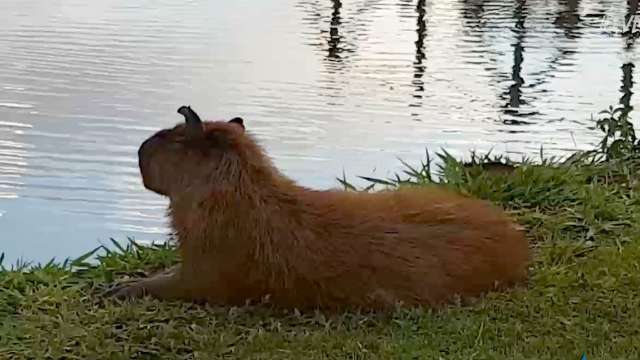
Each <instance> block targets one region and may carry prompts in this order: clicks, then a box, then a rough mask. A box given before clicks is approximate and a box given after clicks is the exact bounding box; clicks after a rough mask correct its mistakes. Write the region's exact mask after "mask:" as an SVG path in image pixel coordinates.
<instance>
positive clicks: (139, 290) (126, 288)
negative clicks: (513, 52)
mask: <svg viewBox="0 0 640 360" xmlns="http://www.w3.org/2000/svg"><path fill="white" fill-rule="evenodd" d="M146 294H147V291H146V289H145V287H144V286H143V284H142V282H131V283H126V284H119V285H115V286H113V287H112V288H111V289H109V290H107V291H106V292H105V293H104V297H111V298H115V299H120V300H125V299H135V298H141V297H144V296H145V295H146Z"/></svg>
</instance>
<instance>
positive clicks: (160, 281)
mask: <svg viewBox="0 0 640 360" xmlns="http://www.w3.org/2000/svg"><path fill="white" fill-rule="evenodd" d="M180 277H181V271H180V267H179V265H178V266H175V267H173V268H171V269H169V270H168V271H165V272H163V273H159V274H156V275H154V276H152V277H149V278H145V279H138V280H133V281H130V282H126V283H123V284H120V285H118V286H116V287H115V288H113V289H111V290H109V291H108V292H107V293H106V296H111V297H115V298H118V299H131V298H141V297H144V296H147V295H149V296H151V297H154V298H157V299H164V300H177V299H186V298H188V297H189V289H188V288H187V287H186V286H185V283H184V282H183V281H181V279H180Z"/></svg>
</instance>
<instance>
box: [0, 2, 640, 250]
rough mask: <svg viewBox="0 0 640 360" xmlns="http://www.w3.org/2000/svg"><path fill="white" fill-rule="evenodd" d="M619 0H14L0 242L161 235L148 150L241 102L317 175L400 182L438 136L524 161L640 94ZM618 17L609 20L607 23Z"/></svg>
mask: <svg viewBox="0 0 640 360" xmlns="http://www.w3.org/2000/svg"><path fill="white" fill-rule="evenodd" d="M637 5H638V1H637V0H630V1H629V2H628V3H626V4H624V3H623V2H621V1H619V0H582V1H580V0H559V1H524V0H519V1H518V0H516V1H514V0H493V1H481V0H478V1H471V0H468V1H463V0H441V1H423V0H413V1H408V0H359V1H353V2H346V1H345V2H340V1H337V0H334V1H330V0H323V1H319V0H318V1H313V0H299V1H298V0H282V1H275V0H270V1H266V0H265V1H250V0H243V1H233V2H230V1H229V2H222V1H204V0H192V1H183V0H153V1H152V0H126V1H125V0H103V1H100V2H87V1H80V0H56V1H51V0H2V1H1V2H0V252H1V251H4V252H6V254H7V259H6V261H8V262H13V261H15V260H16V259H18V258H24V259H28V260H35V261H45V260H48V259H50V258H51V257H57V258H58V259H61V258H65V257H68V256H76V255H78V254H80V253H83V252H85V251H87V250H89V249H91V248H93V247H95V246H96V245H97V244H99V243H101V242H102V243H106V242H108V239H109V238H110V237H114V238H116V239H120V240H123V239H126V237H133V238H135V239H137V240H140V241H152V240H163V239H165V238H166V233H167V228H166V219H165V217H164V209H165V206H166V201H165V199H163V198H161V197H159V196H157V195H155V194H152V193H150V192H148V191H146V190H144V188H143V187H142V185H141V183H140V179H139V174H138V170H137V159H136V150H137V147H138V145H139V144H140V143H141V141H142V140H144V139H145V138H146V137H148V136H149V135H150V134H152V133H153V132H154V131H155V130H157V129H159V128H162V127H167V126H171V125H173V124H174V123H175V122H178V121H181V118H180V116H179V115H178V114H176V109H177V108H178V106H180V105H182V104H191V105H192V106H193V107H194V108H195V109H196V110H197V111H198V112H199V113H200V114H201V116H203V117H206V118H210V119H228V118H231V117H234V116H242V117H243V118H244V119H245V123H246V125H247V127H248V129H249V130H250V131H251V132H253V133H254V134H256V136H257V138H258V139H259V140H260V141H261V142H262V143H263V144H264V145H265V146H266V148H267V149H268V151H269V153H270V155H271V156H272V157H273V158H274V160H275V162H276V164H277V165H278V166H279V167H280V168H281V169H283V171H284V172H285V173H286V174H288V175H289V176H291V177H293V178H294V179H296V180H298V181H299V182H301V183H302V184H304V185H308V186H311V187H314V188H329V187H333V186H336V185H337V183H336V181H335V177H336V176H340V175H341V174H342V172H343V170H344V171H346V173H347V176H350V177H351V178H353V177H354V176H355V175H374V176H387V175H390V174H392V173H393V172H395V171H397V170H399V169H400V166H399V162H398V161H397V158H398V157H400V158H402V159H404V160H406V161H408V162H410V163H412V162H418V161H419V160H421V159H423V158H424V151H425V148H427V147H428V148H429V149H433V150H436V149H438V148H440V147H444V148H446V149H448V150H449V151H450V152H452V153H453V154H454V155H458V156H463V155H465V154H467V153H468V151H469V150H471V149H475V150H478V151H488V150H490V149H493V151H494V152H496V153H507V154H510V155H511V156H514V157H516V158H518V157H520V156H522V155H536V154H538V152H539V150H540V147H541V146H543V147H544V151H545V153H547V154H566V153H567V152H569V151H572V150H575V149H585V148H590V147H591V146H592V145H593V144H594V143H595V142H596V140H597V136H598V134H597V132H596V130H594V129H593V122H592V121H591V120H590V116H591V114H597V112H598V111H599V110H601V109H603V108H605V107H607V106H608V105H611V104H618V103H622V104H623V105H625V106H627V107H629V108H632V107H636V106H637V104H638V99H637V97H636V96H634V95H633V85H634V82H635V81H634V75H635V72H636V70H635V66H634V64H635V63H636V57H637V53H638V52H637V50H636V49H635V47H634V45H633V43H632V41H631V40H630V39H629V37H628V36H625V35H624V34H620V31H621V30H622V29H619V28H615V29H614V28H613V27H611V29H603V28H601V24H602V21H603V18H605V17H607V18H608V19H614V20H622V19H624V17H625V16H629V15H630V14H633V13H635V11H636V10H637ZM605 30H606V31H605Z"/></svg>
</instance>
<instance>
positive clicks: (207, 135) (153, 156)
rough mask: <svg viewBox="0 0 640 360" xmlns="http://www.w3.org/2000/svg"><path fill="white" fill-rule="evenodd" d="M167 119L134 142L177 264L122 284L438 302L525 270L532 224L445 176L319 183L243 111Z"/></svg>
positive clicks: (291, 302)
mask: <svg viewBox="0 0 640 360" xmlns="http://www.w3.org/2000/svg"><path fill="white" fill-rule="evenodd" d="M178 112H179V113H180V114H182V115H184V116H185V118H186V123H185V124H179V125H177V126H175V127H174V128H172V129H165V130H161V131H159V132H158V133H156V134H155V135H153V136H152V137H150V138H149V139H148V140H146V141H145V142H144V143H143V144H142V146H141V147H140V150H139V164H140V171H141V173H142V179H143V182H144V185H145V186H146V187H147V188H148V189H150V190H152V191H155V192H156V193H159V194H162V195H165V196H168V197H169V199H170V205H169V215H170V217H171V221H172V226H173V228H174V230H175V232H176V234H177V238H178V244H179V251H180V255H181V260H182V261H181V264H180V265H179V266H177V267H175V268H174V269H172V270H170V271H168V272H165V273H162V274H159V275H156V276H154V277H151V278H147V279H142V280H139V281H137V282H133V283H131V284H128V285H126V284H125V285H123V286H121V287H119V288H116V290H115V291H113V292H112V295H115V296H117V297H139V296H143V295H145V294H148V295H151V296H153V297H156V298H160V299H182V300H187V301H196V302H208V303H211V304H217V305H244V304H246V303H247V302H251V301H266V302H268V303H270V304H271V305H273V306H276V307H283V308H297V309H313V308H320V309H334V310H341V309H347V308H352V309H354V308H355V309H362V310H377V309H382V310H384V309H390V308H394V307H396V306H398V305H404V306H437V305H441V304H444V303H446V302H448V301H450V300H452V299H456V298H462V299H467V298H470V297H475V296H478V295H480V294H482V293H484V292H487V291H490V290H494V289H499V288H504V287H507V286H510V285H514V284H516V283H518V282H521V281H523V280H525V279H526V277H527V265H528V262H529V248H528V244H527V241H526V239H525V237H524V235H523V234H522V233H521V231H519V230H518V229H517V228H516V226H515V225H514V224H513V223H512V222H511V221H510V220H509V219H508V218H507V216H505V215H504V214H503V212H502V211H501V210H499V209H497V208H494V207H493V206H492V205H490V204H489V203H487V202H485V201H481V200H477V199H472V198H468V197H465V196H462V195H459V194H456V193H454V192H451V191H448V190H446V189H443V188H440V187H436V186H432V187H407V188H401V189H399V190H396V191H391V190H389V191H380V192H375V193H364V192H346V191H335V190H329V191H315V190H310V189H307V188H304V187H302V186H299V185H297V184H295V183H294V182H293V181H292V180H290V179H288V178H287V177H285V176H284V175H283V174H281V173H280V172H279V171H278V170H277V169H276V168H275V167H274V166H273V164H272V163H271V161H270V160H269V158H268V157H267V156H266V155H265V152H264V150H263V149H262V148H261V147H260V146H259V145H258V144H257V143H256V141H255V140H254V139H253V137H252V136H251V135H249V134H247V132H245V128H244V124H243V121H242V119H240V118H235V119H233V120H230V121H228V122H227V121H206V122H203V121H201V120H200V118H199V117H198V115H197V114H196V113H195V112H194V111H193V110H191V108H190V107H186V106H183V107H181V108H180V109H179V110H178Z"/></svg>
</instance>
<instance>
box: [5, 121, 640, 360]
mask: <svg viewBox="0 0 640 360" xmlns="http://www.w3.org/2000/svg"><path fill="white" fill-rule="evenodd" d="M604 130H605V129H603V131H604ZM607 134H609V135H611V132H607ZM613 135H614V137H615V134H613ZM613 141H615V139H612V140H611V141H610V142H613ZM633 141H635V138H634V139H633ZM617 146H618V148H619V149H627V150H625V151H626V153H624V154H623V155H620V153H619V152H617V153H615V154H616V156H613V155H612V154H614V153H613V152H607V151H606V150H607V149H602V150H599V151H596V152H591V153H586V154H578V155H576V156H574V157H572V158H571V159H569V160H567V161H564V162H560V161H555V160H548V159H547V160H543V161H542V162H540V161H539V162H538V163H537V164H534V163H533V162H531V161H529V160H524V161H523V162H521V163H518V164H516V165H517V166H518V167H517V169H516V170H515V171H514V172H513V173H512V174H508V175H495V174H490V173H487V172H485V171H480V170H478V168H477V167H475V166H467V167H465V166H463V164H462V163H461V162H459V161H456V160H455V159H453V158H452V157H450V156H449V155H447V154H446V153H443V154H440V155H438V156H439V157H440V160H441V161H440V163H441V164H442V165H441V166H439V167H438V169H434V168H433V167H434V166H432V164H431V162H430V161H427V162H426V163H424V164H422V166H420V167H418V168H415V167H411V166H408V165H407V170H406V172H405V173H404V174H402V175H398V176H397V177H395V178H393V179H369V180H370V181H371V182H372V184H377V185H383V186H426V185H429V184H431V183H433V182H439V183H440V184H442V185H443V186H449V187H453V188H456V189H458V190H459V191H461V192H465V193H469V194H472V195H474V196H477V197H480V198H484V199H489V200H491V201H493V202H495V203H497V204H500V205H502V206H503V207H505V208H506V209H507V210H508V211H510V212H511V213H512V214H513V215H514V217H515V218H516V219H517V220H518V221H519V223H521V224H522V225H524V226H525V227H526V228H527V231H528V234H529V237H530V239H531V243H532V247H533V248H534V251H535V257H534V262H533V264H532V267H531V277H530V281H529V284H527V286H526V287H521V288H518V289H514V290H512V291H509V292H504V293H492V294H489V295H488V296H486V297H484V298H482V299H478V300H476V301H475V303H473V304H469V305H465V306H462V305H451V306H449V307H447V308H446V309H444V310H440V311H430V310H426V309H423V310H398V311H396V312H395V313H393V314H360V313H346V314H340V315H325V314H322V313H314V314H300V313H298V312H295V311H289V312H283V311H275V310H270V309H266V308H261V307H253V308H231V309H229V308H212V307H208V306H196V305H190V304H184V303H177V302H160V301H155V300H151V299H145V300H140V301H133V302H124V303H122V302H116V301H113V300H105V299H102V298H101V297H100V296H99V295H100V294H101V293H102V292H103V291H104V290H105V289H106V287H107V284H109V283H111V282H113V281H114V280H119V279H123V278H126V277H130V276H143V275H145V274H146V273H148V272H152V271H155V270H157V269H160V268H163V267H166V266H169V265H170V264H173V263H174V262H176V261H177V258H176V253H175V251H174V249H173V247H172V246H171V245H154V246H150V247H147V246H140V245H137V244H135V243H133V242H132V243H129V244H127V246H121V245H120V244H118V243H115V242H114V244H113V245H112V246H111V249H110V250H109V249H106V248H99V249H96V251H95V252H92V253H89V254H87V256H85V257H81V258H79V259H77V260H75V261H69V262H66V263H64V264H53V263H50V264H46V265H41V266H36V267H27V266H24V265H22V266H19V267H17V268H13V269H7V268H3V269H2V270H0V359H5V358H7V359H13V358H15V359H61V358H66V359H76V358H77V359H132V358H135V359H173V358H176V359H182V358H184V359H191V358H195V359H213V358H243V359H244V358H255V359H329V358H331V359H347V358H348V359H376V358H382V359H439V358H443V359H580V357H581V356H582V354H583V353H586V354H587V358H588V359H638V358H640V218H639V217H640V196H639V195H638V189H640V175H638V174H639V173H638V170H639V169H640V157H639V156H637V154H636V153H635V150H628V149H632V148H635V146H626V145H625V144H622V145H621V144H620V143H618V145H617ZM489 160H496V159H495V158H493V159H490V158H489V157H474V159H473V161H472V163H473V164H478V163H480V164H481V163H486V162H487V161H489ZM342 181H343V184H344V185H345V186H346V187H347V188H350V187H351V186H350V185H349V184H348V183H347V182H346V179H342ZM89 256H94V257H95V258H96V259H97V260H96V261H92V262H87V259H88V258H89Z"/></svg>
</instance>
